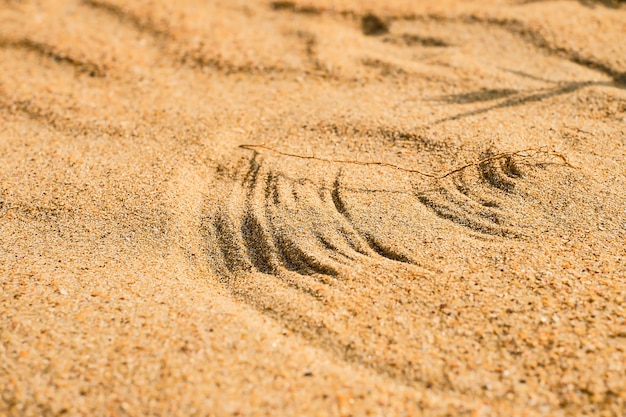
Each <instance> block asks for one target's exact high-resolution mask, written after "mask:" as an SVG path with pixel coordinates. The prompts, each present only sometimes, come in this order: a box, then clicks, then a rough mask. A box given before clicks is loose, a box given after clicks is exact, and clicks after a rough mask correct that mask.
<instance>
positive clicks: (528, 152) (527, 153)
mask: <svg viewBox="0 0 626 417" xmlns="http://www.w3.org/2000/svg"><path fill="white" fill-rule="evenodd" d="M239 147H240V148H242V149H248V150H251V151H258V150H260V149H263V150H266V151H269V152H272V153H275V154H278V155H282V156H287V157H290V158H298V159H310V160H315V161H321V162H328V163H332V164H350V165H361V166H382V167H389V168H393V169H397V170H399V171H403V172H409V173H412V174H418V175H422V176H424V177H428V178H433V179H437V180H440V179H443V178H446V177H449V176H450V175H452V174H456V173H457V172H460V171H463V170H464V169H467V168H470V167H473V166H477V165H480V164H483V163H485V162H490V161H494V160H498V159H504V158H510V157H513V156H519V157H522V158H530V157H532V156H534V155H537V154H542V155H545V156H550V157H553V158H557V159H558V160H560V161H561V165H563V166H566V167H568V168H574V169H576V167H575V166H574V165H572V164H570V163H569V161H568V160H567V158H566V157H565V155H563V154H561V153H558V152H554V151H548V150H546V149H543V148H528V149H522V150H520V151H515V152H503V153H499V154H496V155H492V156H489V157H487V158H483V159H480V160H479V161H476V162H471V163H468V164H466V165H463V166H461V167H459V168H455V169H453V170H452V171H448V172H446V173H445V174H440V175H438V174H433V173H429V172H424V171H419V170H417V169H411V168H405V167H402V166H399V165H394V164H389V163H387V162H380V161H354V160H343V159H329V158H320V157H317V156H311V155H298V154H293V153H288V152H283V151H279V150H277V149H274V148H271V147H269V146H265V145H263V144H243V145H239Z"/></svg>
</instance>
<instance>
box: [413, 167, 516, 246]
mask: <svg viewBox="0 0 626 417" xmlns="http://www.w3.org/2000/svg"><path fill="white" fill-rule="evenodd" d="M523 178H524V172H523V170H522V168H521V166H520V163H518V162H517V161H516V160H515V157H514V156H504V157H502V158H495V159H488V160H486V161H485V162H482V163H480V164H478V165H476V166H472V167H468V168H467V169H464V170H461V171H459V172H457V173H455V174H454V175H452V176H451V178H450V179H449V182H450V183H451V186H446V185H443V184H440V185H439V186H438V187H436V188H435V189H434V190H430V191H427V192H424V191H419V190H416V196H417V198H418V199H419V201H420V202H421V203H422V204H423V205H424V206H426V207H428V208H429V209H431V210H432V211H434V212H435V213H436V214H437V215H438V216H439V217H441V218H443V219H446V220H450V221H452V222H454V223H457V224H459V225H461V226H464V227H467V228H469V229H471V230H473V231H475V232H479V233H483V234H487V235H493V236H502V237H509V238H519V237H521V236H522V234H521V232H520V230H519V227H518V225H515V224H513V222H512V221H510V220H509V219H508V218H507V211H506V210H504V209H503V207H504V206H505V204H503V202H502V201H503V199H504V198H506V197H507V196H508V195H511V194H513V193H514V191H515V188H516V186H517V181H520V180H522V179H523Z"/></svg>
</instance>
